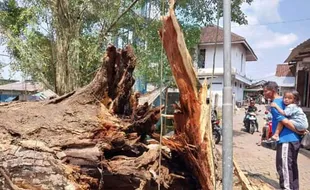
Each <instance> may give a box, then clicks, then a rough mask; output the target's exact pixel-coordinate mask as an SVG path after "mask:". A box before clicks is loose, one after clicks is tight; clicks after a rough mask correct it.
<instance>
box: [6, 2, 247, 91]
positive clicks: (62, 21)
mask: <svg viewBox="0 0 310 190" xmlns="http://www.w3.org/2000/svg"><path fill="white" fill-rule="evenodd" d="M57 2H62V4H64V3H68V6H64V7H63V8H64V10H58V9H57ZM132 2H133V1H132V0H113V1H110V0H85V1H82V0H53V1H44V0H22V1H17V0H4V1H2V2H0V32H1V34H3V36H4V37H5V39H6V43H7V46H8V50H9V53H10V55H11V56H12V57H13V59H12V63H11V65H12V67H13V68H14V69H15V70H21V71H22V72H24V73H26V74H27V75H30V76H31V77H32V78H33V79H36V80H38V81H42V82H44V84H46V85H47V86H49V87H51V88H53V89H54V90H55V89H56V86H57V83H58V82H57V80H56V78H57V77H56V76H57V75H58V73H57V71H56V67H57V61H59V60H57V58H58V57H59V51H61V50H60V49H59V44H60V40H62V44H63V45H64V44H65V45H68V48H67V49H66V50H64V51H67V52H66V53H65V55H68V56H69V58H68V60H67V61H68V63H66V64H68V66H70V67H71V71H73V72H74V77H75V80H76V82H77V85H78V86H83V85H85V84H87V83H88V82H89V81H90V80H91V79H92V78H93V76H94V72H95V71H96V69H97V68H98V67H99V65H100V62H101V58H102V52H103V51H104V49H105V47H106V45H107V44H108V42H111V41H112V42H113V40H114V39H116V38H117V37H119V38H121V39H123V41H124V42H125V43H127V42H130V40H129V39H128V37H129V33H130V31H132V32H133V35H132V41H133V42H132V45H133V46H134V48H135V53H136V55H137V57H138V65H137V70H136V72H135V74H136V75H137V76H140V77H143V78H145V79H146V80H147V82H152V83H157V84H158V83H159V81H160V63H161V61H162V62H163V76H164V81H163V82H164V83H165V85H173V81H174V80H173V78H172V75H171V70H170V67H169V66H168V62H167V59H166V56H165V53H164V51H163V49H162V44H161V42H160V38H159V36H158V30H159V28H160V27H161V21H160V20H159V19H158V18H159V16H160V15H163V13H164V12H165V11H163V9H162V2H163V1H162V0H140V1H139V2H138V3H137V4H136V5H135V6H134V7H133V8H132V9H131V10H130V11H128V12H127V13H126V14H124V15H123V16H122V17H121V18H120V19H119V20H118V22H117V23H115V24H112V23H113V22H114V21H115V19H116V18H117V17H118V16H119V15H121V13H123V12H124V11H125V10H126V9H127V7H128V6H129V5H130V4H131V3H132ZM164 2H166V1H164ZM219 2H221V1H219ZM243 2H246V3H251V2H252V0H246V1H245V0H232V20H233V21H235V22H238V23H239V24H246V23H247V21H246V18H245V15H244V13H242V11H241V9H240V6H241V4H242V3H243ZM147 3H150V4H151V6H152V7H153V9H152V10H153V14H152V15H151V17H152V18H149V17H146V16H145V15H143V14H142V15H141V14H140V13H141V9H142V10H143V9H144V8H145V6H146V4H147ZM217 7H219V11H218V12H219V14H220V15H221V14H222V8H221V7H222V5H219V6H217V0H195V1H193V0H178V1H177V4H176V13H177V16H178V18H179V19H180V23H181V25H182V28H183V32H184V36H185V39H186V44H187V47H188V49H189V50H190V52H191V53H192V52H193V50H194V48H195V46H196V45H197V43H198V42H199V36H200V28H201V27H202V26H206V25H208V24H211V23H214V22H215V19H216V13H217ZM164 8H165V10H167V8H168V4H167V3H165V7H164ZM57 10H58V11H60V12H57ZM61 11H63V12H61ZM61 36H63V38H62V39H61V38H60V37H61ZM58 65H59V63H58Z"/></svg>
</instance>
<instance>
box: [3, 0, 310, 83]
mask: <svg viewBox="0 0 310 190" xmlns="http://www.w3.org/2000/svg"><path fill="white" fill-rule="evenodd" d="M309 7H310V0H254V2H253V3H252V4H251V5H248V4H243V5H242V10H243V11H244V12H245V14H246V16H247V19H248V23H249V25H242V26H238V25H237V24H234V23H232V32H234V33H236V34H238V35H241V36H243V37H245V38H246V40H247V42H248V43H249V44H250V46H251V47H252V48H253V50H254V52H255V54H256V55H257V56H258V61H255V62H248V63H247V66H246V72H247V76H248V77H249V78H252V79H260V78H265V77H267V76H271V75H274V73H275V70H276V65H277V64H282V63H283V62H284V60H285V59H286V58H287V57H288V55H289V54H290V51H291V49H292V48H294V47H296V46H297V45H298V44H300V43H302V42H303V41H305V40H307V39H309V38H310V11H309ZM3 53H5V52H4V47H3V46H2V47H1V46H0V55H1V54H3ZM0 61H2V62H8V59H7V58H5V57H3V56H0ZM0 73H1V75H2V77H3V78H12V79H19V80H20V79H21V74H20V73H12V72H10V71H9V67H6V68H4V69H2V72H1V71H0Z"/></svg>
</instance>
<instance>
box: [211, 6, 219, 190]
mask: <svg viewBox="0 0 310 190" xmlns="http://www.w3.org/2000/svg"><path fill="white" fill-rule="evenodd" d="M216 6H217V10H216V37H215V43H214V54H213V65H212V75H211V80H210V90H209V92H210V101H209V105H210V107H211V109H212V102H213V96H212V83H213V78H214V70H215V57H216V48H217V41H218V30H219V25H220V23H219V22H220V14H219V2H218V1H217V5H216ZM209 110H210V109H209ZM211 111H212V110H210V111H209V115H210V119H212V116H211ZM210 126H211V134H210V136H209V137H210V139H212V140H211V147H212V148H213V147H215V145H214V143H213V129H212V123H211V125H210ZM211 153H212V157H213V164H214V160H215V157H214V153H213V151H211ZM212 180H213V185H214V190H216V179H215V166H213V179H212Z"/></svg>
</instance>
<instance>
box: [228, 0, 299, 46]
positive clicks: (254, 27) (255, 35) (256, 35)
mask: <svg viewBox="0 0 310 190" xmlns="http://www.w3.org/2000/svg"><path fill="white" fill-rule="evenodd" d="M280 2H281V1H280V0H271V1H270V0H255V1H253V3H252V4H251V5H248V4H243V5H242V10H243V11H244V12H245V14H246V15H247V20H248V23H249V25H248V26H236V24H233V25H232V31H233V32H235V33H237V34H239V35H241V36H243V37H245V38H246V39H247V41H248V42H249V43H250V45H251V46H252V47H253V48H254V50H255V51H257V50H260V49H270V48H275V47H279V46H289V45H291V44H292V43H294V42H296V41H297V39H298V36H297V35H296V34H294V33H281V32H275V31H273V30H272V29H270V28H269V27H268V25H260V24H265V23H272V22H279V21H281V17H280V14H279V10H278V9H279V4H280Z"/></svg>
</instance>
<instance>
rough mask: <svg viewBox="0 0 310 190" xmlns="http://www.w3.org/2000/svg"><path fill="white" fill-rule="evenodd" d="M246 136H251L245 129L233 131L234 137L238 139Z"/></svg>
mask: <svg viewBox="0 0 310 190" xmlns="http://www.w3.org/2000/svg"><path fill="white" fill-rule="evenodd" d="M244 135H250V134H249V133H248V132H246V130H245V128H242V129H241V130H239V131H238V130H233V136H234V137H238V136H244Z"/></svg>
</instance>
